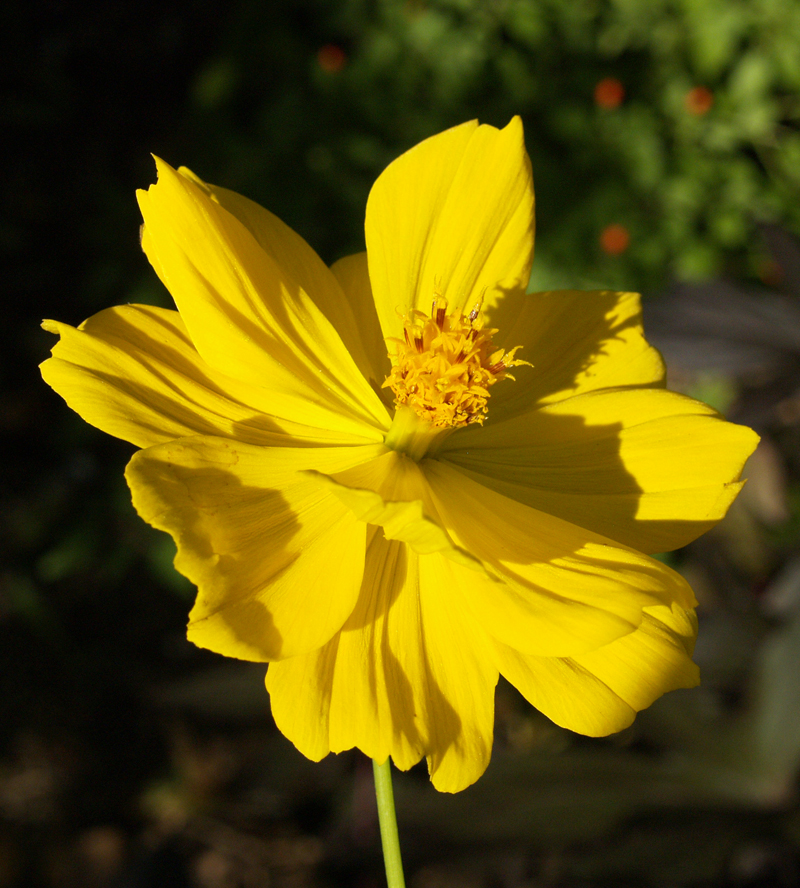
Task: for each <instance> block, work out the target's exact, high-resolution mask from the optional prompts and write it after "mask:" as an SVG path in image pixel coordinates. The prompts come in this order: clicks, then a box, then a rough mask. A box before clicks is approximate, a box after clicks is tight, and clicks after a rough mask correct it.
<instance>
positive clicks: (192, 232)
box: [139, 161, 388, 436]
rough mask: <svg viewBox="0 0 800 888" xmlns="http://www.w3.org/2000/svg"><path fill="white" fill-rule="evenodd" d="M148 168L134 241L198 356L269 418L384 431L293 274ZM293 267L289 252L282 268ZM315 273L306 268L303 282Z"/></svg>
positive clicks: (220, 211) (199, 199) (206, 205)
mask: <svg viewBox="0 0 800 888" xmlns="http://www.w3.org/2000/svg"><path fill="white" fill-rule="evenodd" d="M157 165H158V170H159V181H158V183H157V184H156V185H153V186H151V187H150V189H149V190H148V191H140V192H139V204H140V207H141V210H142V215H143V216H144V219H145V232H146V237H145V239H144V242H143V243H144V247H145V249H146V251H147V254H148V257H150V258H151V261H152V262H153V266H154V268H155V269H156V271H157V272H158V273H159V274H160V275H161V277H162V279H163V280H164V283H165V284H166V286H167V288H168V289H169V291H170V293H171V294H172V296H173V298H174V299H175V302H176V304H177V306H178V309H179V311H180V313H181V317H182V318H183V321H184V323H185V324H186V327H187V330H188V332H189V335H190V337H191V339H192V341H193V343H194V345H195V347H196V348H197V350H198V352H199V353H200V355H201V356H202V358H203V359H204V360H205V361H206V362H208V363H209V364H211V365H212V366H214V367H216V368H217V370H219V371H220V372H222V373H224V374H226V375H228V376H233V377H234V378H236V379H240V380H242V381H245V382H249V383H250V384H255V385H262V386H264V387H266V388H269V390H270V393H271V395H272V398H273V400H274V402H275V406H274V407H273V409H272V410H271V413H272V414H274V415H279V416H285V417H287V418H291V419H293V420H294V421H296V422H301V423H304V424H308V425H313V426H318V427H325V428H330V429H336V430H341V431H350V432H352V433H355V434H358V433H359V432H358V431H357V428H358V427H359V426H361V427H363V426H367V427H371V428H379V429H383V430H385V428H386V427H387V424H388V414H387V412H386V408H385V407H384V406H383V404H382V403H381V401H380V399H379V398H378V396H377V395H376V394H375V392H374V391H373V389H372V388H371V387H370V385H369V383H368V382H367V381H366V379H365V378H364V377H363V375H362V374H361V372H360V371H359V369H358V367H357V366H356V364H355V362H354V361H353V359H352V357H351V356H350V354H349V353H348V351H347V348H346V347H345V345H344V343H343V342H342V340H341V338H340V336H339V334H338V333H337V331H336V329H335V328H334V326H333V325H332V324H331V322H330V321H329V320H328V319H327V318H326V317H325V315H324V314H323V313H322V311H321V310H320V308H319V307H318V306H317V305H316V304H315V303H314V301H313V300H312V299H311V298H310V296H309V295H308V294H307V293H306V292H305V291H304V290H303V289H302V287H301V286H300V285H299V284H298V282H297V281H296V280H295V278H294V277H293V275H292V274H291V273H289V272H287V271H285V270H284V269H283V268H282V266H281V265H279V264H278V262H276V260H275V259H274V258H273V256H272V255H271V254H270V253H268V252H267V251H266V250H264V249H263V248H262V246H261V245H260V244H259V243H258V241H257V240H256V238H255V237H254V236H253V234H252V232H251V231H250V230H249V229H248V228H247V227H246V226H245V225H244V224H243V223H242V222H241V221H239V219H237V218H236V217H235V216H234V215H232V214H231V213H229V212H228V211H227V210H225V209H224V208H223V207H222V206H221V205H220V204H219V203H218V202H217V201H215V200H213V199H212V198H211V197H210V196H209V194H207V193H206V191H205V190H203V188H201V187H200V186H199V185H198V184H197V183H196V182H194V181H193V180H191V179H190V178H188V177H187V176H183V175H180V174H179V173H177V172H176V171H175V170H173V169H172V168H171V167H170V166H169V165H168V164H165V163H164V162H163V161H157ZM287 242H288V239H287V238H284V243H287ZM287 249H288V247H287ZM301 261H302V260H298V257H297V255H296V252H295V254H292V256H291V262H290V265H292V266H294V267H296V266H297V264H298V262H301ZM323 268H324V266H323ZM324 274H327V275H328V278H329V284H330V287H331V289H333V290H335V291H339V286H338V284H337V282H336V280H335V278H334V277H333V275H332V274H331V273H330V271H328V270H326V271H325V272H324ZM324 274H323V272H321V271H320V270H319V268H317V267H315V271H314V272H313V273H311V274H309V278H310V279H311V278H315V277H321V276H324ZM361 434H364V435H366V436H368V435H369V434H370V432H369V431H366V430H365V429H363V428H362V429H361Z"/></svg>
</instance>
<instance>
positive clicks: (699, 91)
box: [683, 86, 714, 117]
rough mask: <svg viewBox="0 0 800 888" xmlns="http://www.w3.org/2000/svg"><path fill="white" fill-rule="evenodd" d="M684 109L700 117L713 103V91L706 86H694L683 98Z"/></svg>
mask: <svg viewBox="0 0 800 888" xmlns="http://www.w3.org/2000/svg"><path fill="white" fill-rule="evenodd" d="M683 101H684V103H685V105H686V110H687V111H688V112H689V113H690V114H695V115H697V116H698V117H700V116H701V115H702V114H705V113H706V112H708V111H710V110H711V106H712V105H713V104H714V93H712V92H711V90H710V89H709V88H708V87H707V86H695V87H694V88H692V89H690V90H689V92H688V93H686V97H685V98H684V100H683Z"/></svg>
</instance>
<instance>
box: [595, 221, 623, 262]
mask: <svg viewBox="0 0 800 888" xmlns="http://www.w3.org/2000/svg"><path fill="white" fill-rule="evenodd" d="M630 242H631V236H630V234H629V233H628V229H627V228H626V227H625V226H624V225H617V224H616V223H614V224H612V225H606V227H605V228H604V229H603V230H602V231H601V232H600V246H601V247H602V248H603V252H605V253H608V254H609V256H619V255H620V253H624V252H625V250H627V249H628V247H629V245H630Z"/></svg>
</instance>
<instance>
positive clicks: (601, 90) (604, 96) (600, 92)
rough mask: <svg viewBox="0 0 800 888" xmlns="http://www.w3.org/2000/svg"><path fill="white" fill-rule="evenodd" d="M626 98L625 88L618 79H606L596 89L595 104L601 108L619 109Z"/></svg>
mask: <svg viewBox="0 0 800 888" xmlns="http://www.w3.org/2000/svg"><path fill="white" fill-rule="evenodd" d="M624 98H625V87H624V86H623V85H622V82H621V81H619V80H617V78H616V77H604V78H603V79H602V80H601V81H600V82H599V83H598V84H597V86H595V88H594V102H595V105H597V106H598V107H599V108H608V109H611V108H618V107H619V106H620V105H621V104H622V100H623V99H624Z"/></svg>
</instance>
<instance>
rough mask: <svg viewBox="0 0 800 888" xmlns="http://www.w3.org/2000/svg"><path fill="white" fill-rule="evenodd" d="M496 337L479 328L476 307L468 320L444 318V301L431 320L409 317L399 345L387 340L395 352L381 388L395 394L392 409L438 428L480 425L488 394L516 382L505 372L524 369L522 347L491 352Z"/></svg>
mask: <svg viewBox="0 0 800 888" xmlns="http://www.w3.org/2000/svg"><path fill="white" fill-rule="evenodd" d="M495 333H497V330H492V329H489V328H486V327H484V326H483V313H482V312H481V306H480V304H478V305H476V306H475V307H474V308H473V309H472V311H470V313H469V314H468V315H464V314H461V312H458V311H456V312H453V313H452V314H448V313H447V301H446V300H445V299H443V298H442V297H440V296H438V297H436V298H435V299H434V300H433V306H432V308H431V313H430V315H427V314H425V312H423V311H419V310H414V311H412V312H411V313H410V314H409V315H407V316H406V317H405V318H404V326H403V339H392V340H389V341H390V342H391V343H393V344H394V345H395V351H394V354H390V355H389V358H390V359H391V362H392V372H391V373H390V374H389V376H388V377H387V378H386V381H385V382H384V383H383V386H384V388H386V387H388V388H391V389H392V391H393V392H394V395H395V406H396V407H400V406H408V407H411V408H412V409H413V410H414V411H415V412H416V414H417V415H418V416H420V417H422V418H423V419H426V420H427V421H428V422H430V423H431V425H433V426H434V427H436V428H441V429H446V428H459V427H461V426H466V425H469V424H470V423H473V422H478V423H482V422H483V420H484V419H485V417H486V413H487V410H488V408H487V406H486V402H487V401H488V400H489V388H490V387H491V386H493V385H494V384H495V383H496V382H498V381H499V380H501V379H506V378H508V379H513V378H514V377H513V376H511V374H510V373H509V372H508V368H509V367H514V366H517V365H519V364H527V363H528V362H527V361H521V360H516V359H515V358H514V354H515V353H516V352H517V350H518V349H519V348H520V346H516V347H515V348H512V349H511V351H509V352H507V353H506V352H505V351H504V350H503V349H502V348H501V349H494V348H493V347H492V336H493V334H495ZM528 366H530V365H528Z"/></svg>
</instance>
